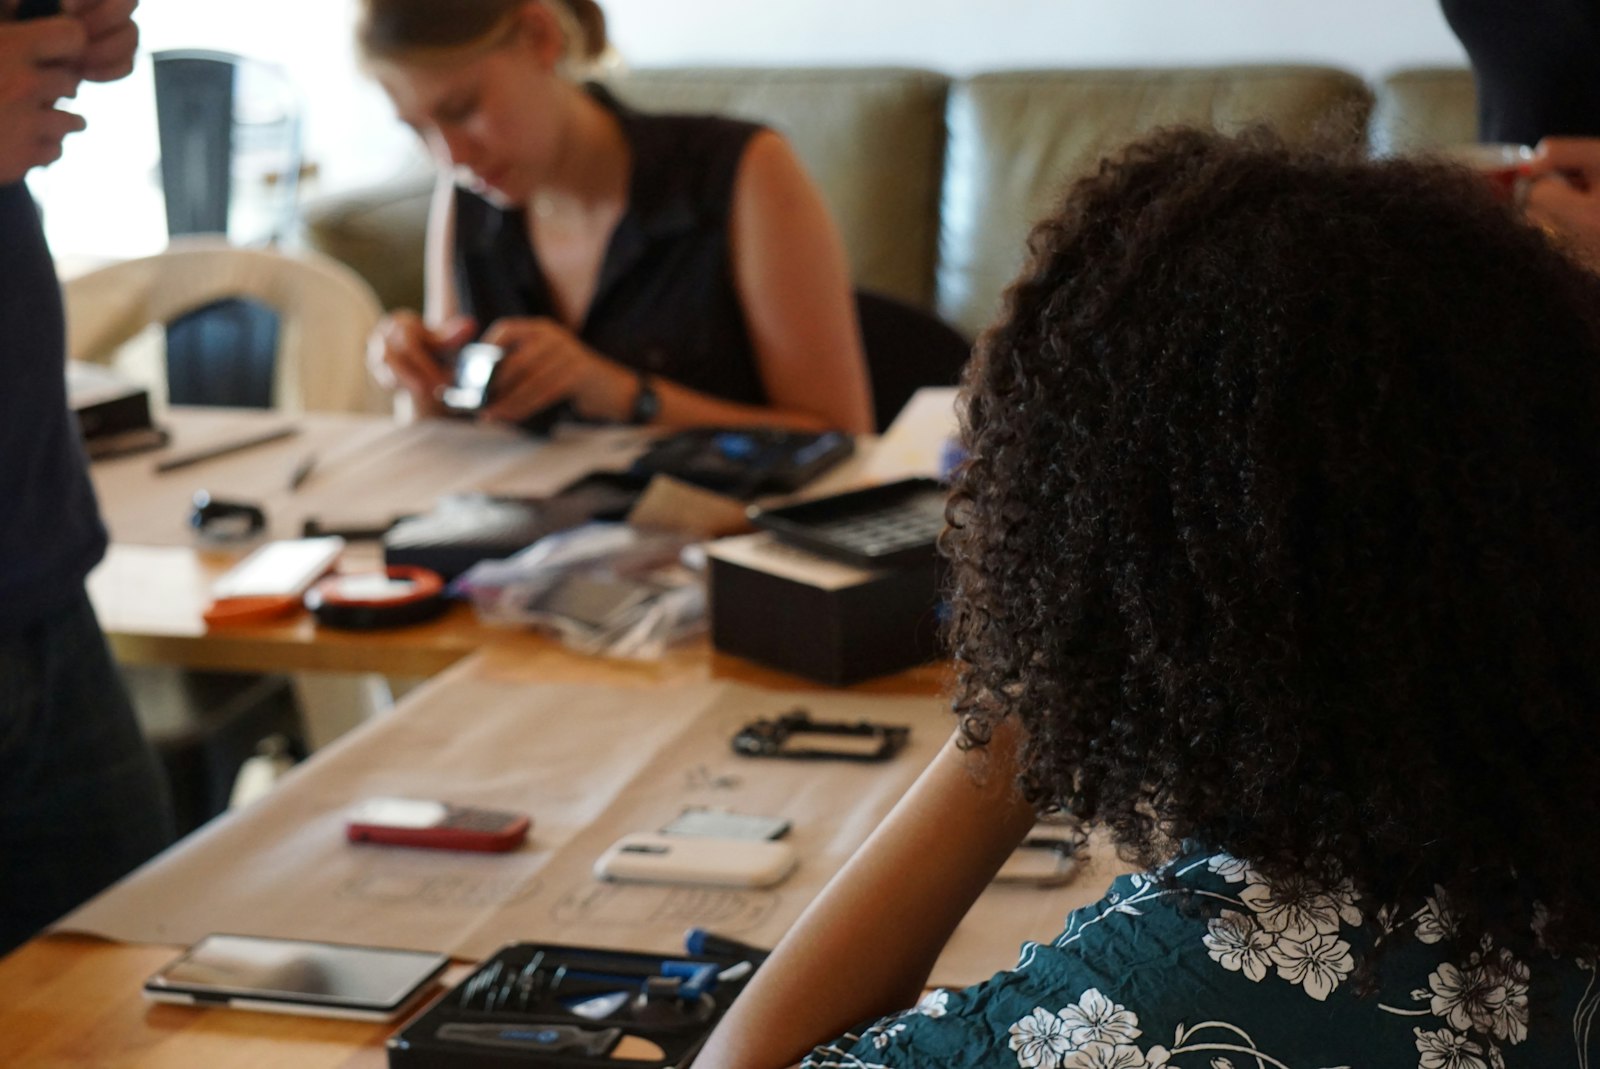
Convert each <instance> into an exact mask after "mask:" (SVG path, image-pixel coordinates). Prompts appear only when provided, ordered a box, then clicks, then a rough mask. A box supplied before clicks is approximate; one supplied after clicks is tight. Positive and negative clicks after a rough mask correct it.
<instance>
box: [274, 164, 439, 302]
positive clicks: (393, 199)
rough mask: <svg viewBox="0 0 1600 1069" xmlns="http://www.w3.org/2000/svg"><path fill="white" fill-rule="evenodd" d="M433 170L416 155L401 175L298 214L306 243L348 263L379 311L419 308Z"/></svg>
mask: <svg viewBox="0 0 1600 1069" xmlns="http://www.w3.org/2000/svg"><path fill="white" fill-rule="evenodd" d="M434 174H435V172H434V169H433V165H432V164H431V163H430V162H429V161H428V159H427V157H426V156H425V155H424V154H423V153H422V152H421V151H420V149H419V151H418V157H417V160H416V162H415V163H414V164H413V165H412V166H410V167H408V168H407V169H406V170H405V171H404V172H403V173H402V174H399V175H396V176H395V177H394V178H392V179H390V180H388V181H386V182H383V183H381V184H378V185H372V186H364V187H362V188H361V189H357V190H351V191H349V192H346V193H334V194H329V195H327V196H324V197H318V198H317V199H316V200H313V201H310V202H308V203H307V204H306V206H305V207H304V208H303V209H302V210H301V212H300V227H301V230H302V232H303V237H304V239H305V242H306V244H307V245H309V246H311V247H312V248H313V249H316V250H317V251H318V252H320V253H324V254H325V255H328V256H332V257H333V258H334V259H335V260H339V261H342V262H343V263H346V264H349V265H350V266H351V267H353V268H355V269H356V273H357V274H359V275H360V276H361V277H362V278H365V279H366V280H367V281H368V282H369V283H371V285H372V289H373V292H374V293H376V294H377V295H378V300H379V301H381V302H382V304H383V306H384V307H385V308H416V309H420V308H421V307H422V246H423V240H424V236H425V235H426V233H427V229H428V202H429V201H430V200H431V199H432V197H433V186H434V181H435V179H434Z"/></svg>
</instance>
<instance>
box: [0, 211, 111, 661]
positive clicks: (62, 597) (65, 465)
mask: <svg viewBox="0 0 1600 1069" xmlns="http://www.w3.org/2000/svg"><path fill="white" fill-rule="evenodd" d="M65 355H66V331H65V321H64V315H63V312H62V305H61V288H60V286H59V284H58V283H57V281H56V275H55V268H54V265H53V264H52V262H51V259H50V250H49V248H48V247H47V246H46V245H45V240H44V232H43V230H42V228H41V226H40V221H39V213H38V210H37V208H36V207H35V205H34V202H33V198H32V196H31V195H30V194H29V192H28V188H27V186H26V185H24V184H23V183H21V182H18V183H15V184H13V185H9V186H0V376H3V378H0V632H3V631H11V630H17V629H20V628H23V627H27V626H29V625H31V624H33V623H35V622H37V621H38V620H40V619H42V618H43V617H45V616H48V615H49V614H50V613H52V612H54V611H55V610H57V609H58V608H60V607H61V606H63V605H65V604H67V603H68V602H69V601H71V600H73V599H75V598H77V597H79V596H81V594H82V590H83V579H84V577H85V576H86V575H87V574H88V573H89V569H90V568H92V567H94V565H95V564H96V563H97V562H98V561H99V560H100V557H101V556H102V555H103V554H104V552H105V541H106V535H105V529H104V528H103V527H102V526H101V524H100V517H99V512H98V510H97V508H96V506H95V500H94V491H93V488H92V487H91V485H90V483H89V475H88V468H87V462H86V461H85V459H84V454H83V446H82V444H81V442H80V441H79V439H78V430H77V424H76V421H75V420H74V419H73V417H72V415H71V413H70V412H69V411H68V409H67V394H66V376H65V370H64V363H63V361H64V360H65Z"/></svg>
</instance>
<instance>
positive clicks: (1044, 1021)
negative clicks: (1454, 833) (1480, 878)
mask: <svg viewBox="0 0 1600 1069" xmlns="http://www.w3.org/2000/svg"><path fill="white" fill-rule="evenodd" d="M1164 875H1170V876H1172V877H1173V878H1174V880H1173V881H1167V880H1165V879H1162V880H1157V879H1155V878H1152V876H1151V875H1149V874H1142V875H1135V876H1125V877H1122V878H1120V879H1118V880H1117V881H1116V882H1114V883H1113V884H1112V886H1111V891H1110V893H1109V894H1107V895H1106V897H1105V898H1103V899H1102V900H1100V901H1099V902H1098V903H1096V904H1094V905H1092V906H1087V907H1085V908H1083V909H1080V910H1077V911H1075V912H1074V913H1073V914H1072V915H1071V916H1070V917H1069V918H1068V919H1067V928H1066V931H1065V932H1063V933H1062V934H1061V936H1060V938H1058V939H1056V940H1055V941H1054V942H1053V943H1050V944H1038V943H1028V944H1025V945H1024V946H1023V948H1022V956H1021V958H1020V960H1019V961H1018V962H1017V966H1016V968H1015V969H1013V970H1011V971H1010V972H1003V973H999V974H997V975H995V976H994V977H992V978H991V979H989V980H988V981H986V982H984V983H981V984H978V985H976V986H974V987H969V988H966V989H964V990H959V991H945V990H937V991H933V992H931V993H930V994H929V995H928V996H927V997H926V998H924V999H923V1000H922V1002H921V1004H919V1005H918V1006H917V1007H916V1008H914V1009H911V1010H908V1011H906V1012H904V1013H901V1014H897V1015H895V1016H893V1017H887V1018H885V1019H883V1020H881V1021H878V1022H876V1023H875V1024H873V1025H872V1026H870V1027H868V1028H865V1029H863V1030H862V1031H861V1032H860V1033H859V1034H857V1033H852V1034H848V1035H846V1036H844V1037H842V1038H841V1039H839V1040H838V1041H836V1042H834V1043H830V1044H826V1045H824V1046H821V1047H818V1048H817V1049H816V1050H815V1051H813V1052H812V1053H811V1055H810V1056H809V1057H808V1058H807V1059H806V1060H805V1062H804V1066H805V1067H808V1069H835V1067H838V1069H878V1067H886V1069H887V1067H895V1069H912V1067H923V1066H927V1067H933V1066H938V1067H941V1069H944V1067H962V1066H983V1067H985V1069H1007V1067H1010V1066H1018V1067H1020V1069H1163V1067H1165V1069H1591V1067H1593V1069H1600V1059H1597V1055H1596V1051H1597V1048H1600V1034H1596V1033H1600V1030H1597V1029H1595V1028H1594V1027H1593V1025H1594V1021H1595V1017H1596V1011H1597V1010H1600V990H1597V984H1596V977H1595V962H1594V961H1592V960H1589V959H1586V958H1581V957H1570V956H1568V957H1558V956H1556V955H1553V954H1551V953H1548V952H1546V951H1543V950H1536V951H1535V952H1534V953H1533V954H1531V955H1530V956H1529V957H1528V959H1527V960H1524V959H1523V958H1522V957H1519V956H1518V955H1517V954H1513V953H1512V951H1511V950H1510V949H1508V948H1506V947H1497V946H1495V945H1493V944H1492V943H1491V942H1489V941H1488V940H1483V941H1480V942H1478V943H1477V944H1475V945H1473V946H1472V947H1471V948H1470V949H1462V948H1461V944H1460V943H1459V941H1458V940H1457V939H1455V938H1453V936H1454V922H1453V920H1452V918H1451V915H1450V908H1449V903H1448V902H1446V901H1445V900H1444V896H1443V894H1442V893H1440V892H1438V891H1437V890H1436V892H1435V894H1434V895H1433V896H1431V897H1429V898H1427V899H1426V900H1425V901H1423V902H1422V903H1420V904H1418V905H1417V906H1416V908H1414V909H1412V910H1410V911H1405V910H1396V909H1391V908H1384V909H1378V910H1377V911H1376V912H1375V914H1374V916H1373V917H1372V919H1373V920H1374V921H1376V924H1375V925H1370V926H1369V925H1365V922H1366V921H1367V919H1368V918H1367V916H1366V914H1365V912H1364V909H1365V908H1366V903H1363V902H1362V901H1361V900H1360V899H1359V898H1358V897H1357V896H1356V895H1355V894H1354V893H1353V892H1352V891H1351V890H1350V889H1349V888H1348V887H1345V888H1339V889H1335V890H1334V891H1332V892H1328V891H1325V890H1320V889H1317V888H1314V887H1312V886H1311V885H1309V884H1306V883H1303V882H1299V881H1288V882H1279V883H1272V882H1269V881H1267V880H1266V879H1264V878H1262V877H1261V876H1260V874H1258V873H1257V872H1255V871H1254V870H1253V869H1252V868H1251V867H1250V866H1249V865H1248V864H1246V863H1245V862H1242V861H1239V860H1237V859H1236V858H1233V857H1230V856H1228V855H1226V854H1217V853H1211V852H1206V853H1196V854H1191V855H1189V856H1186V857H1183V858H1180V859H1179V860H1177V861H1175V862H1173V863H1172V864H1171V865H1170V866H1168V869H1167V870H1164ZM1170 883H1175V884H1176V886H1175V887H1174V886H1170ZM1185 892H1189V893H1185ZM1541 919H1542V918H1540V917H1538V916H1536V917H1535V918H1533V928H1534V934H1535V935H1537V934H1538V929H1539V927H1540V921H1541ZM1374 933H1378V934H1374ZM1375 939H1381V940H1383V941H1384V943H1385V944H1386V949H1385V954H1384V957H1383V958H1382V959H1381V960H1380V961H1379V962H1378V970H1377V981H1378V986H1377V989H1376V990H1375V991H1370V992H1368V993H1366V994H1365V995H1361V996H1358V995H1357V994H1356V993H1355V991H1354V990H1353V988H1354V985H1353V984H1352V983H1351V976H1352V974H1353V972H1354V971H1355V968H1356V964H1357V961H1358V959H1359V958H1360V956H1361V954H1363V953H1365V952H1367V951H1369V950H1370V949H1371V947H1372V945H1373V942H1374V940H1375Z"/></svg>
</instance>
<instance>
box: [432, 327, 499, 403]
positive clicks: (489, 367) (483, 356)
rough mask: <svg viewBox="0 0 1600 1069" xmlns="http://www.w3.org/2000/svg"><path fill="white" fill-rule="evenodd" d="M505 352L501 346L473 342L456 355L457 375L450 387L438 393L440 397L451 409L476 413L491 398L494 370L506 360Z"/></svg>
mask: <svg viewBox="0 0 1600 1069" xmlns="http://www.w3.org/2000/svg"><path fill="white" fill-rule="evenodd" d="M505 355H506V351H505V350H504V349H502V348H500V346H498V345H489V344H486V343H484V342H470V343H468V344H467V345H463V346H462V347H461V351H460V352H459V353H457V354H456V367H455V375H454V378H453V380H452V381H451V383H450V385H449V386H446V387H445V388H444V389H443V390H441V391H440V393H439V400H440V401H442V402H444V407H446V408H448V409H450V410H451V411H452V412H476V411H478V409H480V408H482V407H483V406H484V402H486V401H488V399H489V390H490V388H491V387H492V386H493V385H494V372H495V369H496V368H497V367H499V366H500V361H502V360H504V359H505Z"/></svg>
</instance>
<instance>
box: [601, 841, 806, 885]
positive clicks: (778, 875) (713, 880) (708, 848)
mask: <svg viewBox="0 0 1600 1069" xmlns="http://www.w3.org/2000/svg"><path fill="white" fill-rule="evenodd" d="M798 861H799V858H798V857H797V856H796V854H795V852H794V848H793V847H791V846H790V845H789V844H788V843H782V842H775V841H773V840H755V839H720V838H710V837H704V836H686V835H662V834H660V833H657V832H634V833H632V834H631V835H624V836H623V837H622V838H620V839H618V840H617V841H616V842H614V843H612V844H611V846H610V847H608V848H607V849H606V852H605V853H603V854H601V855H600V857H599V858H598V859H596V861H595V863H594V874H595V875H596V876H597V877H599V878H600V879H602V880H624V881H632V882H637V883H682V884H694V885H697V886H710V887H771V886H772V885H773V884H776V883H780V882H782V881H783V880H784V879H785V878H786V877H787V876H788V875H789V873H791V872H793V871H794V867H795V865H796V864H797V863H798Z"/></svg>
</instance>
